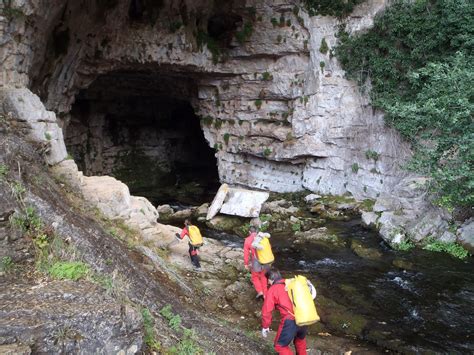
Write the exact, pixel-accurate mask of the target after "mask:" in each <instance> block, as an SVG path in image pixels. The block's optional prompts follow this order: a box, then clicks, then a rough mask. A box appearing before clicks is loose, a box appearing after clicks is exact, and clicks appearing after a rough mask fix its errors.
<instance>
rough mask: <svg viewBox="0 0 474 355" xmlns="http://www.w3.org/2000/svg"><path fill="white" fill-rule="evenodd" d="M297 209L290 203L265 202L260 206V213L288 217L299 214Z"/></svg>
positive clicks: (278, 201) (282, 201)
mask: <svg viewBox="0 0 474 355" xmlns="http://www.w3.org/2000/svg"><path fill="white" fill-rule="evenodd" d="M299 210H300V209H299V208H298V207H295V206H293V204H292V203H291V201H287V200H277V201H271V202H266V203H264V204H263V206H262V212H265V213H271V214H279V215H281V216H290V215H293V214H296V213H298V212H299Z"/></svg>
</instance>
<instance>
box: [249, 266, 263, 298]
mask: <svg viewBox="0 0 474 355" xmlns="http://www.w3.org/2000/svg"><path fill="white" fill-rule="evenodd" d="M251 279H252V284H253V287H254V288H255V291H257V294H260V295H263V289H262V284H261V282H260V272H255V271H252V273H251Z"/></svg>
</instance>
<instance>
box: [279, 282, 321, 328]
mask: <svg viewBox="0 0 474 355" xmlns="http://www.w3.org/2000/svg"><path fill="white" fill-rule="evenodd" d="M285 285H286V289H287V291H288V296H290V300H291V303H292V304H293V312H294V316H295V322H296V325H298V326H304V325H310V324H313V323H316V322H318V321H319V315H318V312H317V311H316V305H315V304H314V300H313V296H312V295H311V290H310V288H309V286H308V282H307V279H306V277H304V276H301V275H297V276H295V277H294V278H292V279H287V280H286V282H285Z"/></svg>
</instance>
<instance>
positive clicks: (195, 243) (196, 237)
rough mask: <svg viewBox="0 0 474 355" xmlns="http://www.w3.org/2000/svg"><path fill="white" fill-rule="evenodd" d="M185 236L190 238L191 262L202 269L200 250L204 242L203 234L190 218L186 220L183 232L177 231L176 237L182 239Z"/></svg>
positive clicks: (197, 268) (198, 268) (196, 267)
mask: <svg viewBox="0 0 474 355" xmlns="http://www.w3.org/2000/svg"><path fill="white" fill-rule="evenodd" d="M185 236H188V238H189V257H190V258H191V263H192V264H193V266H194V268H195V269H196V270H201V264H200V263H199V255H198V250H199V248H200V247H201V246H202V244H203V241H202V236H201V232H200V231H199V228H198V227H196V226H194V225H193V224H192V223H191V221H190V220H189V219H186V220H185V221H184V228H183V230H182V231H181V234H179V233H176V238H178V239H179V240H182V239H183V238H184V237H185Z"/></svg>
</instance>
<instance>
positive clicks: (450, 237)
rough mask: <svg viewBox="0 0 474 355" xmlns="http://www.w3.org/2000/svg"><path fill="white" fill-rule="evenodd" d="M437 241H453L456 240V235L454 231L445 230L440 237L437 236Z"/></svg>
mask: <svg viewBox="0 0 474 355" xmlns="http://www.w3.org/2000/svg"><path fill="white" fill-rule="evenodd" d="M439 241H441V242H443V243H454V242H455V241H456V236H455V235H454V233H451V232H449V231H445V232H444V233H443V234H441V237H439Z"/></svg>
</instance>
